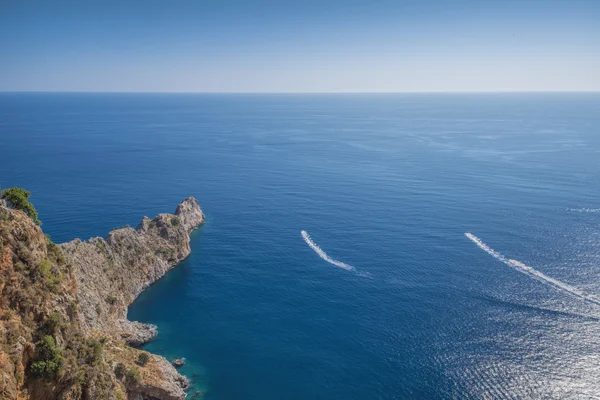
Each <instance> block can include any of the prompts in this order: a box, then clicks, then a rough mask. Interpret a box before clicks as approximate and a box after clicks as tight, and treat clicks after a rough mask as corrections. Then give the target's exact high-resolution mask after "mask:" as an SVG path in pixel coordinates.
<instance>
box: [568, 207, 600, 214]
mask: <svg viewBox="0 0 600 400" xmlns="http://www.w3.org/2000/svg"><path fill="white" fill-rule="evenodd" d="M567 210H568V211H571V212H581V213H600V208H568V209H567Z"/></svg>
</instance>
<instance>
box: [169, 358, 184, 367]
mask: <svg viewBox="0 0 600 400" xmlns="http://www.w3.org/2000/svg"><path fill="white" fill-rule="evenodd" d="M172 364H173V366H174V367H175V368H181V367H183V366H184V365H185V358H176V359H175V360H173V362H172Z"/></svg>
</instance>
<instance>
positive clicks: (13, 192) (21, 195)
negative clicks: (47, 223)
mask: <svg viewBox="0 0 600 400" xmlns="http://www.w3.org/2000/svg"><path fill="white" fill-rule="evenodd" d="M1 194H2V198H3V199H4V200H6V202H7V203H8V205H9V206H10V207H12V208H14V209H15V210H21V211H23V212H24V213H25V214H27V215H28V216H29V218H31V219H32V220H33V222H35V223H36V224H38V225H41V224H42V222H41V221H40V220H39V219H38V213H37V210H36V209H35V207H34V206H33V204H31V203H30V202H29V200H28V199H29V196H30V195H31V192H29V191H27V190H25V189H21V188H18V187H16V186H15V187H13V188H10V189H6V190H3V191H2V192H1Z"/></svg>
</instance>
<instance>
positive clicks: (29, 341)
mask: <svg viewBox="0 0 600 400" xmlns="http://www.w3.org/2000/svg"><path fill="white" fill-rule="evenodd" d="M203 222H204V215H203V214H202V211H201V210H200V207H199V205H198V202H197V201H196V200H195V199H193V198H188V199H185V200H184V201H183V202H182V203H181V204H180V205H179V206H178V207H177V209H176V211H175V213H174V214H160V215H158V216H156V217H155V218H154V219H149V218H146V217H144V218H143V219H142V221H141V222H140V224H139V225H138V227H137V228H136V229H133V228H129V227H127V228H119V229H116V230H113V231H112V232H110V233H109V234H108V236H107V237H106V238H92V239H90V240H88V241H81V240H78V239H76V240H73V241H71V242H68V243H65V244H61V245H55V244H54V243H52V241H51V240H50V239H49V238H48V237H47V236H44V234H43V233H42V231H41V229H40V228H39V226H37V225H36V224H35V223H33V221H32V220H31V219H30V218H29V217H27V216H26V215H25V214H24V213H22V212H21V211H18V210H14V209H11V208H8V207H7V206H6V204H2V203H0V344H1V345H2V347H1V348H0V398H2V399H35V400H37V399H40V400H45V399H48V400H50V399H90V400H91V399H107V400H113V399H115V400H116V399H119V400H120V399H125V398H128V399H135V400H141V399H158V400H162V399H165V400H178V399H184V398H185V392H184V389H185V388H186V387H187V385H188V383H187V380H186V379H185V378H184V377H182V376H181V375H179V374H178V373H177V372H176V370H175V369H174V368H173V367H172V366H171V364H170V363H169V362H168V361H167V360H165V359H164V358H162V357H160V356H156V355H150V354H147V353H145V352H143V351H141V350H138V349H135V348H133V347H130V346H129V345H139V344H142V343H144V342H146V341H148V340H150V339H152V338H153V337H154V336H155V335H156V328H155V327H153V326H150V325H144V324H141V323H138V322H131V321H128V320H127V318H126V316H127V307H128V306H129V305H130V304H131V302H132V301H133V300H134V299H135V298H136V297H137V296H138V295H139V294H140V293H141V292H142V290H144V289H145V288H146V287H148V286H149V285H150V284H152V283H153V282H155V281H156V280H157V279H159V278H160V277H162V276H163V275H164V274H165V273H166V272H167V271H169V269H171V268H172V267H173V266H174V265H176V264H177V263H178V262H180V261H181V260H183V259H184V258H185V257H187V256H188V254H189V253H190V239H189V235H190V233H191V231H192V230H193V229H195V228H196V227H198V226H199V225H201V224H202V223H203ZM144 354H145V355H144Z"/></svg>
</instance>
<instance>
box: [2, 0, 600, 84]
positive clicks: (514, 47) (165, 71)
mask: <svg viewBox="0 0 600 400" xmlns="http://www.w3.org/2000/svg"><path fill="white" fill-rule="evenodd" d="M21 90H24V91H47V90H49V91H166V92H402V91H497V90H501V91H537V90H550V91H555V90H558V91H561V90H567V91H579V90H588V91H589V90H593V91H599V90H600V0H570V1H567V0H561V1H556V0H555V1H552V0H546V1H544V0H520V1H513V0H498V1H493V0H479V1H471V0H438V1H434V0H431V1H428V0H421V1H402V0H394V1H388V0H362V1H355V0H329V1H328V0H321V1H316V0H295V1H289V0H278V1H265V0H233V1H228V0H211V1H205V0H196V1H176V0H173V1H153V0H144V1H132V0H122V1H113V0H105V1H86V0H80V1H73V2H65V1H60V0H56V1H38V2H36V1H17V0H0V91H21Z"/></svg>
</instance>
